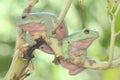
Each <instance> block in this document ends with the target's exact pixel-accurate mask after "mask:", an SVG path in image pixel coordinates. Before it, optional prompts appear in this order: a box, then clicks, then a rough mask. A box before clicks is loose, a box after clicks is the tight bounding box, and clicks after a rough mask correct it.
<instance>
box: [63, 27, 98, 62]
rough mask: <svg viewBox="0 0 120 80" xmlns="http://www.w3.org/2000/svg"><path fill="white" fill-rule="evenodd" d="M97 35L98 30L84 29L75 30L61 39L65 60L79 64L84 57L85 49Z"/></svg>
mask: <svg viewBox="0 0 120 80" xmlns="http://www.w3.org/2000/svg"><path fill="white" fill-rule="evenodd" d="M97 37H98V32H96V31H93V30H88V29H84V30H81V31H79V32H75V33H73V34H71V35H70V36H68V37H66V38H64V39H63V40H62V51H63V57H64V59H65V60H67V61H69V62H71V63H73V64H79V63H81V62H83V61H84V60H85V59H86V54H87V53H86V50H87V48H88V47H89V46H90V44H91V43H92V42H93V41H94V40H95V39H96V38H97Z"/></svg>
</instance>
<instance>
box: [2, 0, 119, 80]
mask: <svg viewBox="0 0 120 80" xmlns="http://www.w3.org/2000/svg"><path fill="white" fill-rule="evenodd" d="M64 2H65V1H64V0H40V1H39V3H37V5H36V6H35V7H34V8H33V9H32V12H41V11H47V12H53V13H55V14H56V15H58V14H59V12H60V10H61V9H62V7H63V5H64ZM25 4H26V1H25V0H0V80H3V78H4V76H5V74H6V72H7V70H8V69H9V66H10V63H11V60H12V56H13V52H14V47H15V39H16V26H15V25H16V20H15V18H16V17H17V16H20V15H21V13H22V11H23V8H24V7H25ZM106 6H107V2H106V0H83V4H82V5H80V1H79V0H74V1H73V3H72V6H71V8H70V9H69V11H68V13H67V15H66V17H65V22H66V25H67V27H68V30H69V34H71V33H72V32H75V31H78V30H81V29H83V28H89V29H92V30H96V31H98V32H99V38H98V39H97V40H96V41H95V42H94V43H93V44H92V45H91V46H90V47H89V49H88V51H87V52H88V56H90V57H92V58H93V59H95V60H96V61H107V60H108V51H109V42H110V23H109V20H108V13H107V8H106ZM119 26H120V14H119V16H118V19H117V21H116V31H119V30H120V27H119ZM119 53H120V36H118V38H117V40H116V46H115V55H114V59H117V58H119V57H120V54H119ZM53 58H54V57H53V56H52V55H48V54H45V53H43V52H42V51H39V50H36V51H35V58H34V59H32V62H33V64H34V66H35V70H34V71H33V73H32V74H31V76H29V77H27V78H26V79H25V80H120V77H119V76H120V68H116V69H107V70H91V69H86V70H84V71H83V72H81V73H79V74H78V75H75V76H70V75H69V74H68V70H66V69H64V68H63V67H61V66H60V65H59V66H58V65H55V64H53V63H52V62H51V61H52V60H53Z"/></svg>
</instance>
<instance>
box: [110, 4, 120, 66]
mask: <svg viewBox="0 0 120 80" xmlns="http://www.w3.org/2000/svg"><path fill="white" fill-rule="evenodd" d="M119 11H120V3H119V5H118V7H117V9H116V11H115V13H114V14H113V18H112V21H111V41H110V50H109V60H108V66H110V65H111V64H112V60H113V53H114V45H115V39H116V36H115V23H116V19H117V16H118V13H119Z"/></svg>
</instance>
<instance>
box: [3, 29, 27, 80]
mask: <svg viewBox="0 0 120 80" xmlns="http://www.w3.org/2000/svg"><path fill="white" fill-rule="evenodd" d="M24 33H25V32H24V31H23V30H22V29H20V28H18V31H17V39H16V48H15V49H16V51H15V53H14V57H13V60H12V63H11V66H10V68H9V70H8V72H7V74H6V76H5V80H15V79H16V78H17V77H19V76H20V75H21V73H23V72H24V70H25V68H26V67H27V66H28V64H29V60H27V59H23V58H21V57H19V54H20V53H21V52H20V50H19V47H20V46H21V45H23V44H24V43H25V34H24Z"/></svg>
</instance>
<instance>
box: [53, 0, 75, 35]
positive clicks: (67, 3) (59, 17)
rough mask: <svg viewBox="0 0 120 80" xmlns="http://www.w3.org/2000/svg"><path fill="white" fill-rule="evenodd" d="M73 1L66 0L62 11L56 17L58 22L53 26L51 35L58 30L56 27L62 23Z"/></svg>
mask: <svg viewBox="0 0 120 80" xmlns="http://www.w3.org/2000/svg"><path fill="white" fill-rule="evenodd" d="M72 1H73V0H66V2H65V5H64V7H63V9H62V10H61V12H60V14H59V16H58V21H57V23H56V24H55V25H54V27H53V28H54V29H53V33H55V31H56V29H57V28H58V26H59V25H60V24H61V23H62V21H63V19H64V18H65V16H66V14H67V11H68V9H69V8H70V6H71V3H72Z"/></svg>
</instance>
